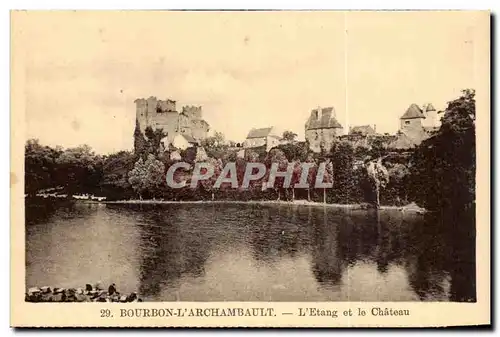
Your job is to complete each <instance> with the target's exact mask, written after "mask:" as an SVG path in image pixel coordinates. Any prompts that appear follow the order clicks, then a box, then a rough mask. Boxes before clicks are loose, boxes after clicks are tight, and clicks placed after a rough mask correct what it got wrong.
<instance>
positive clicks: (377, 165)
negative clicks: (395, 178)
mask: <svg viewBox="0 0 500 337" xmlns="http://www.w3.org/2000/svg"><path fill="white" fill-rule="evenodd" d="M365 167H366V173H367V175H368V179H369V181H370V182H371V185H372V187H373V189H374V192H375V207H376V208H377V209H378V208H380V190H381V189H382V188H385V187H386V186H387V184H388V183H389V172H388V171H387V169H386V167H385V166H384V165H382V158H378V159H377V160H371V161H369V162H368V163H366V164H365Z"/></svg>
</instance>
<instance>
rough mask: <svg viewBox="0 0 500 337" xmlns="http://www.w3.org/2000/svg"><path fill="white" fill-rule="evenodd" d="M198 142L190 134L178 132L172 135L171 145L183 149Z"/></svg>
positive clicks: (194, 145) (197, 144) (196, 144)
mask: <svg viewBox="0 0 500 337" xmlns="http://www.w3.org/2000/svg"><path fill="white" fill-rule="evenodd" d="M199 145H200V143H199V142H198V141H197V140H196V139H195V138H194V137H192V136H190V135H187V134H181V133H178V134H177V135H175V136H174V139H173V141H172V146H173V147H174V148H176V149H179V150H185V149H187V148H188V147H197V146H199Z"/></svg>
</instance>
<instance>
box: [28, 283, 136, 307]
mask: <svg viewBox="0 0 500 337" xmlns="http://www.w3.org/2000/svg"><path fill="white" fill-rule="evenodd" d="M25 301H26V302H120V303H126V302H142V299H140V298H139V297H138V296H137V293H136V292H133V293H131V294H128V295H127V294H120V293H119V292H118V291H117V290H116V285H115V284H114V283H113V284H111V285H110V286H109V287H108V290H104V289H103V288H102V287H101V286H100V284H97V285H95V286H92V285H90V284H87V285H85V288H84V289H83V288H67V289H66V288H51V287H48V286H45V287H40V288H38V287H34V288H29V289H28V291H27V292H26V294H25Z"/></svg>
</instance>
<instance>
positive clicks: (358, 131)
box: [349, 125, 377, 137]
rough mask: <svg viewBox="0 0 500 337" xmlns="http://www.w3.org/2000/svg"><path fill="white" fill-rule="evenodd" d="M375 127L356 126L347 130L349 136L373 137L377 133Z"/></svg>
mask: <svg viewBox="0 0 500 337" xmlns="http://www.w3.org/2000/svg"><path fill="white" fill-rule="evenodd" d="M376 130H377V127H376V126H375V125H374V126H373V127H372V126H371V125H358V126H352V127H350V128H349V135H359V136H364V137H366V136H374V135H375V134H376V133H377V131H376Z"/></svg>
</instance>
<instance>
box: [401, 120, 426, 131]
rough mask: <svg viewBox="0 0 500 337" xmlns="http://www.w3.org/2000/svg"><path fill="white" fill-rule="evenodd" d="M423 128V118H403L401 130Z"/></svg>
mask: <svg viewBox="0 0 500 337" xmlns="http://www.w3.org/2000/svg"><path fill="white" fill-rule="evenodd" d="M420 129H422V118H412V119H401V120H400V130H401V131H403V132H413V131H419V130H420Z"/></svg>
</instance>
